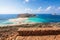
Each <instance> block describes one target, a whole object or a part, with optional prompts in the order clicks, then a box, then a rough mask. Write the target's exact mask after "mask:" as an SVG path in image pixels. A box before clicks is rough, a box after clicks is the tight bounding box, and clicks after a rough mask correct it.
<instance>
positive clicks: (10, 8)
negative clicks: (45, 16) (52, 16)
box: [0, 0, 60, 14]
mask: <svg viewBox="0 0 60 40" xmlns="http://www.w3.org/2000/svg"><path fill="white" fill-rule="evenodd" d="M5 13H8V14H13V13H60V0H0V14H5Z"/></svg>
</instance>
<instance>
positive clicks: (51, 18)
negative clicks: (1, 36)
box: [0, 14, 60, 25]
mask: <svg viewBox="0 0 60 40" xmlns="http://www.w3.org/2000/svg"><path fill="white" fill-rule="evenodd" d="M17 16H18V14H0V25H4V24H5V25H6V24H14V23H13V22H9V21H8V20H9V19H14V18H17ZM25 22H27V23H29V22H36V23H44V22H47V23H48V22H60V15H51V14H36V17H29V18H28V19H27V20H25Z"/></svg>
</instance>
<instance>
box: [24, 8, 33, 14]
mask: <svg viewBox="0 0 60 40" xmlns="http://www.w3.org/2000/svg"><path fill="white" fill-rule="evenodd" d="M32 11H33V10H32V9H31V8H25V12H26V13H31V12H32Z"/></svg>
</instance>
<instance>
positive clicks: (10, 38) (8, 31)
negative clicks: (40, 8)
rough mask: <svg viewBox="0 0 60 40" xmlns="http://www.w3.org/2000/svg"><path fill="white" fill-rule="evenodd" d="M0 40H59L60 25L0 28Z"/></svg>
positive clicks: (43, 24) (44, 24) (24, 25)
mask: <svg viewBox="0 0 60 40" xmlns="http://www.w3.org/2000/svg"><path fill="white" fill-rule="evenodd" d="M0 40H60V23H42V24H40V23H37V24H23V25H18V26H17V25H15V26H6V27H0Z"/></svg>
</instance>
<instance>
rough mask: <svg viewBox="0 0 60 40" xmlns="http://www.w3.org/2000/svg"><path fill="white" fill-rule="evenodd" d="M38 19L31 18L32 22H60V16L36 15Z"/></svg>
mask: <svg viewBox="0 0 60 40" xmlns="http://www.w3.org/2000/svg"><path fill="white" fill-rule="evenodd" d="M36 15H37V17H32V18H29V21H32V22H60V15H51V14H36Z"/></svg>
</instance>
